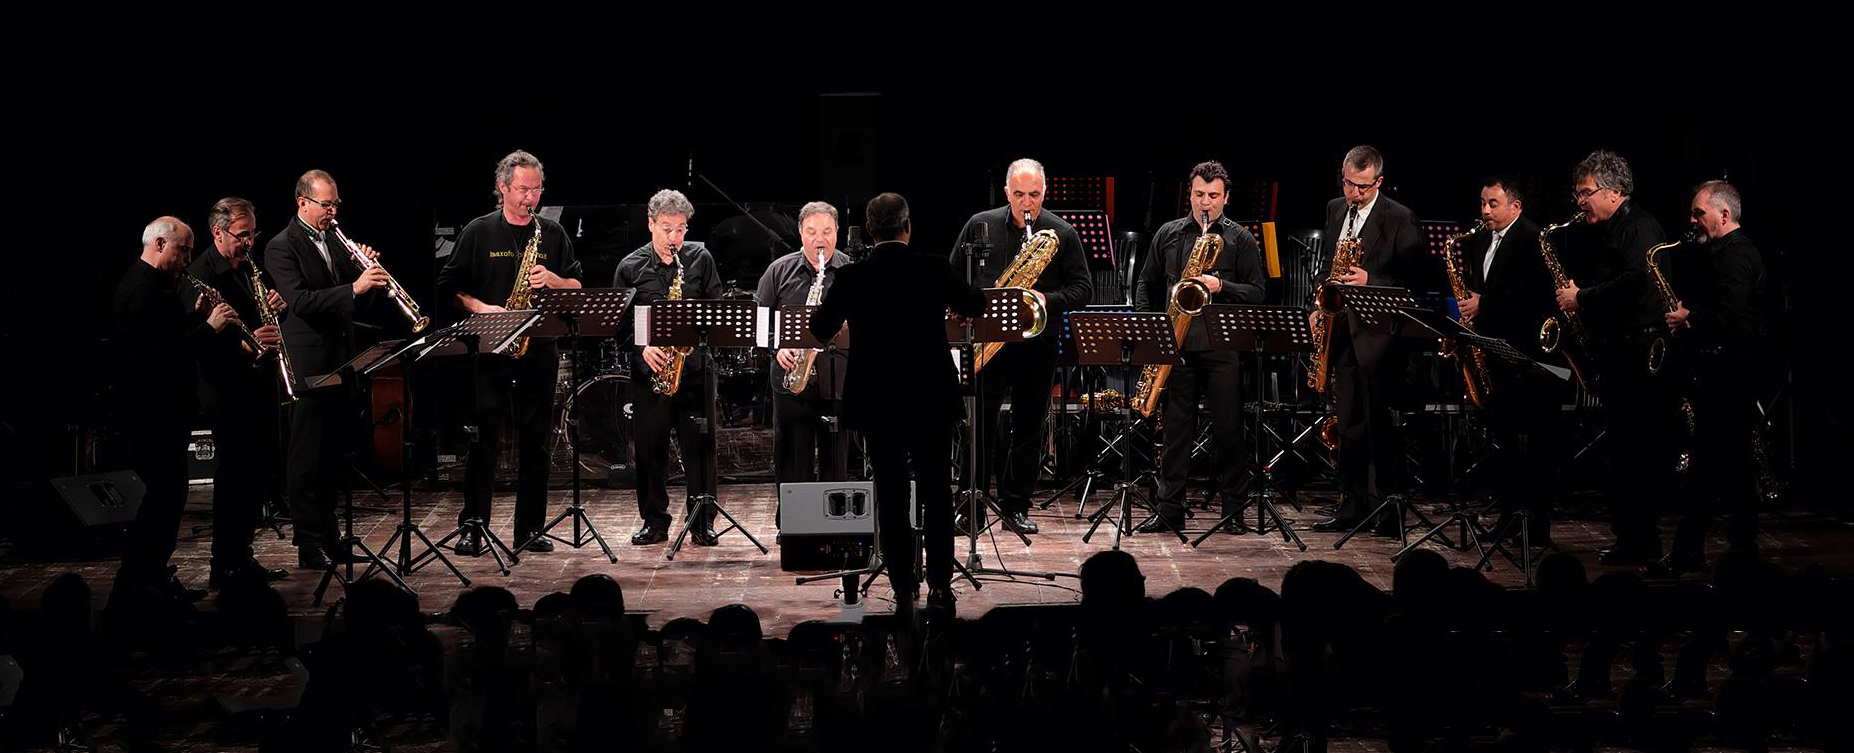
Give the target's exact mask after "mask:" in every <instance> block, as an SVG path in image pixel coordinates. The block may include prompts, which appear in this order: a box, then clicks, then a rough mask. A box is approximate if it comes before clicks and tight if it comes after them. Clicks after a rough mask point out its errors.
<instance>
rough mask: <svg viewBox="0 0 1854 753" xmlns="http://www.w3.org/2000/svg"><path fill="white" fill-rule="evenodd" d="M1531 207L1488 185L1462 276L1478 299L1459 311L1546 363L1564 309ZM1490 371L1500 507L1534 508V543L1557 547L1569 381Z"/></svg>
mask: <svg viewBox="0 0 1854 753" xmlns="http://www.w3.org/2000/svg"><path fill="white" fill-rule="evenodd" d="M1525 203H1526V202H1525V196H1524V195H1523V194H1522V193H1521V192H1520V188H1519V185H1518V184H1517V183H1516V182H1515V181H1514V179H1513V178H1512V177H1511V176H1505V175H1496V176H1493V177H1490V178H1487V179H1486V180H1484V181H1481V221H1482V222H1485V223H1486V224H1487V227H1486V228H1485V229H1483V230H1481V231H1480V232H1478V233H1475V234H1474V235H1473V236H1472V237H1470V238H1468V239H1467V240H1466V241H1463V242H1462V246H1461V258H1462V266H1463V267H1464V269H1462V276H1463V279H1464V280H1466V282H1467V285H1468V289H1469V290H1471V291H1473V294H1472V295H1469V296H1468V297H1466V298H1464V299H1462V300H1461V301H1460V302H1459V305H1460V306H1461V315H1462V317H1463V318H1465V319H1472V320H1473V322H1474V329H1475V331H1476V332H1478V333H1480V334H1482V335H1485V336H1487V337H1493V338H1498V339H1501V340H1505V341H1507V342H1509V343H1511V344H1512V345H1513V347H1515V348H1517V349H1519V352H1520V353H1522V354H1524V355H1526V356H1529V357H1531V358H1534V359H1542V358H1545V357H1546V356H1545V353H1544V351H1542V350H1540V349H1539V325H1540V324H1542V323H1543V322H1544V321H1545V320H1546V319H1547V318H1549V317H1550V316H1551V315H1552V314H1553V313H1555V312H1556V311H1557V309H1558V306H1557V303H1556V301H1555V299H1554V298H1553V294H1552V291H1553V289H1554V287H1555V286H1553V284H1552V278H1551V271H1550V270H1548V269H1546V268H1545V259H1544V257H1542V256H1540V255H1539V225H1538V223H1536V222H1533V221H1532V218H1531V217H1529V216H1527V215H1526V213H1525V208H1526V207H1525ZM1487 371H1488V377H1489V379H1490V380H1491V382H1492V384H1491V387H1492V389H1491V390H1489V392H1488V395H1487V397H1486V400H1487V415H1488V419H1489V422H1490V424H1491V427H1492V429H1493V435H1494V441H1495V443H1496V444H1497V445H1499V448H1500V455H1499V458H1500V462H1499V463H1497V465H1496V467H1497V468H1499V469H1500V470H1499V471H1498V472H1496V473H1495V477H1496V478H1497V479H1499V481H1498V482H1496V483H1497V485H1496V487H1495V489H1494V490H1493V491H1494V495H1495V497H1496V501H1497V502H1498V503H1499V506H1500V508H1501V510H1502V512H1503V513H1506V514H1511V513H1513V512H1514V511H1516V510H1518V509H1520V508H1522V507H1523V508H1524V509H1527V510H1530V511H1531V513H1532V515H1531V526H1532V543H1533V545H1535V546H1537V545H1549V544H1550V543H1551V522H1550V521H1551V503H1552V500H1553V498H1554V497H1555V496H1556V494H1557V489H1558V478H1559V476H1558V474H1559V468H1560V465H1561V458H1560V457H1559V456H1560V455H1561V454H1562V451H1563V445H1562V443H1561V442H1560V441H1559V434H1558V429H1557V427H1558V424H1559V421H1558V413H1559V409H1558V406H1559V405H1561V404H1562V403H1563V402H1564V398H1565V395H1564V394H1563V393H1564V383H1563V382H1561V381H1557V380H1554V379H1553V378H1552V377H1550V376H1547V375H1543V374H1538V373H1535V372H1528V371H1523V370H1521V369H1520V368H1519V367H1517V366H1515V365H1514V364H1512V363H1509V362H1507V361H1505V360H1502V359H1499V358H1494V357H1492V356H1489V357H1488V358H1487Z"/></svg>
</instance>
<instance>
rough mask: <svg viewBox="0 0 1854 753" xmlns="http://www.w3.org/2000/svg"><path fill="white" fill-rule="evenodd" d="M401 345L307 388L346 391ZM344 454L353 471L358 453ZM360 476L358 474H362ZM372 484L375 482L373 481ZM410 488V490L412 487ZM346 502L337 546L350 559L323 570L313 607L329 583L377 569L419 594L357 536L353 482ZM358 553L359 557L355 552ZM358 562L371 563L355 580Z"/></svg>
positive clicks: (366, 354)
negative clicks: (356, 561) (356, 563)
mask: <svg viewBox="0 0 1854 753" xmlns="http://www.w3.org/2000/svg"><path fill="white" fill-rule="evenodd" d="M400 343H401V341H399V340H394V341H391V342H383V343H377V344H375V345H373V346H372V347H370V348H368V349H366V350H364V351H361V353H360V354H359V355H356V356H355V357H353V358H351V359H348V362H347V363H344V364H342V365H341V366H340V367H338V368H336V369H335V370H334V371H332V372H329V373H327V374H322V375H319V376H314V377H311V378H309V379H308V380H307V382H308V385H307V389H311V390H316V389H346V387H345V385H346V384H347V383H348V382H350V381H358V379H357V377H358V375H361V374H366V373H370V372H371V369H369V367H370V366H375V365H377V364H379V363H381V362H384V361H386V360H390V359H391V358H392V356H393V354H394V353H395V352H396V351H397V349H398V346H399V345H400ZM344 454H345V455H346V460H347V463H348V466H349V468H350V469H352V468H353V465H354V451H353V450H352V449H350V450H348V451H347V452H346V453H344ZM356 473H357V475H358V471H357V472H356ZM368 483H372V482H371V481H369V482H368ZM375 488H376V489H378V487H375ZM408 488H410V485H409V484H408ZM381 494H385V492H384V491H382V492H381ZM342 500H343V505H342V507H343V510H342V518H343V523H344V525H345V527H346V531H345V532H344V533H343V535H342V537H341V539H340V540H339V541H338V542H337V546H340V547H341V550H340V551H342V552H343V553H345V554H346V555H347V556H346V557H344V558H342V559H344V560H345V562H343V563H340V564H339V565H338V564H337V563H335V562H332V561H331V562H329V563H328V567H326V568H324V569H323V570H322V580H321V582H320V583H317V584H316V587H315V599H314V601H313V604H314V605H315V606H318V607H319V606H321V605H322V596H323V595H324V594H326V593H328V584H329V582H330V581H337V580H338V581H340V582H341V587H342V589H344V590H345V589H346V588H347V587H348V585H349V584H351V583H353V582H354V581H356V580H360V579H364V578H367V577H368V576H371V575H372V574H373V571H374V569H375V568H379V569H380V571H381V572H384V573H386V577H387V579H388V580H391V581H392V582H393V585H395V586H398V587H399V589H400V590H402V591H405V592H406V593H415V592H414V591H413V590H412V587H411V586H408V585H406V582H405V579H403V578H401V577H400V576H399V575H397V574H394V573H393V572H392V571H390V570H388V569H387V568H386V560H385V559H384V558H382V557H381V556H380V553H379V552H376V551H374V550H373V549H370V548H368V546H367V542H365V541H362V540H361V538H360V537H359V536H356V535H354V484H353V482H352V481H350V482H349V483H348V484H347V485H345V486H344V487H342ZM357 551H358V552H359V554H356V553H355V552H357ZM355 560H361V561H364V562H367V563H368V566H367V569H366V570H363V571H361V575H360V578H356V577H354V562H355ZM343 566H345V568H346V572H345V573H338V572H337V568H339V567H343Z"/></svg>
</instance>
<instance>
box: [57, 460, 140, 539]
mask: <svg viewBox="0 0 1854 753" xmlns="http://www.w3.org/2000/svg"><path fill="white" fill-rule="evenodd" d="M51 484H52V488H53V489H54V490H56V491H57V492H58V496H59V497H60V498H62V499H63V500H64V504H65V506H66V507H69V508H70V509H71V513H72V514H73V515H76V516H77V522H79V523H81V524H83V526H84V527H85V528H95V527H98V526H111V525H122V524H126V523H128V522H129V521H132V520H134V519H135V512H136V511H137V510H139V509H141V506H142V495H143V494H145V493H146V492H147V487H146V486H145V485H143V484H142V479H141V477H140V476H137V475H135V472H134V471H112V472H109V473H96V474H91V475H88V476H65V477H62V478H54V479H52V481H51Z"/></svg>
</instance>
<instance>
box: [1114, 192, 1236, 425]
mask: <svg viewBox="0 0 1854 753" xmlns="http://www.w3.org/2000/svg"><path fill="white" fill-rule="evenodd" d="M1204 215H1205V216H1204V224H1205V225H1209V224H1210V216H1209V215H1210V213H1209V212H1205V213H1204ZM1222 251H1223V235H1222V234H1220V233H1214V232H1211V231H1210V229H1209V228H1206V229H1205V230H1204V233H1203V234H1202V235H1199V236H1198V237H1197V242H1196V243H1194V244H1192V245H1191V254H1190V256H1187V257H1185V266H1184V271H1183V272H1181V273H1180V274H1179V275H1178V282H1177V283H1176V284H1174V285H1172V290H1171V295H1170V296H1168V298H1169V302H1168V303H1167V304H1166V306H1165V313H1166V314H1168V315H1170V316H1171V319H1172V336H1173V338H1174V339H1176V340H1177V344H1178V345H1180V346H1183V345H1184V341H1185V333H1187V332H1189V331H1191V320H1192V319H1193V318H1195V317H1196V316H1197V315H1198V314H1200V313H1202V312H1203V310H1204V306H1205V305H1206V304H1209V303H1210V288H1208V287H1205V286H1204V283H1201V282H1198V281H1197V279H1196V278H1197V277H1198V276H1199V275H1202V274H1204V270H1206V269H1209V268H1210V267H1212V266H1214V265H1215V264H1216V263H1217V255H1218V254H1220V253H1222ZM1171 375H1172V365H1171V364H1169V363H1167V364H1158V363H1154V364H1147V365H1146V368H1144V369H1142V370H1140V375H1139V388H1138V389H1137V390H1135V391H1134V394H1133V410H1136V411H1139V414H1140V415H1142V416H1150V415H1152V413H1153V411H1156V410H1158V409H1159V395H1160V393H1163V392H1164V391H1165V382H1166V380H1167V379H1168V378H1170V377H1171Z"/></svg>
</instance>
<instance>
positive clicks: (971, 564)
mask: <svg viewBox="0 0 1854 753" xmlns="http://www.w3.org/2000/svg"><path fill="white" fill-rule="evenodd" d="M982 292H983V293H984V294H985V308H984V310H982V311H980V312H979V315H978V316H977V317H975V318H973V319H971V320H969V321H967V322H966V323H965V324H964V325H961V324H960V323H959V322H958V320H956V319H954V318H953V317H952V316H948V317H947V319H946V338H947V342H948V343H949V344H953V345H958V346H959V352H960V358H959V372H960V377H961V381H963V382H964V383H966V385H967V386H968V392H967V394H966V396H965V404H966V431H967V436H966V458H965V461H966V462H965V468H964V475H965V479H966V488H965V489H963V490H961V491H960V493H959V496H958V498H957V500H956V501H955V502H954V503H953V508H954V509H955V510H957V509H958V508H960V507H962V506H963V507H965V508H966V564H965V565H960V564H959V563H958V562H957V561H955V562H954V563H953V566H954V567H955V568H958V569H959V572H960V574H961V575H963V576H965V578H966V580H968V581H970V582H971V583H972V587H973V590H977V589H978V588H979V584H978V578H977V577H976V576H975V575H974V573H984V574H988V575H1003V576H1005V577H1013V578H1014V577H1018V576H1023V577H1028V578H1042V579H1044V580H1055V579H1056V574H1055V573H1046V572H1032V571H1027V570H1010V569H1006V568H1003V567H985V566H983V565H982V564H980V562H981V561H980V559H979V553H978V537H979V534H980V533H984V532H985V531H989V530H990V529H991V526H992V525H993V524H994V523H996V522H997V521H1000V520H1003V519H1004V508H1002V507H1000V506H998V501H997V500H996V499H993V498H992V496H991V492H990V491H989V490H988V489H987V487H989V486H990V478H989V474H984V475H985V476H986V477H985V478H981V477H980V476H981V474H980V471H979V469H980V468H981V466H980V465H979V462H980V458H982V457H983V455H982V454H981V453H982V452H983V448H984V446H985V434H986V429H987V428H988V427H989V425H990V422H988V421H982V420H981V419H980V416H979V398H980V396H982V395H984V394H985V392H984V377H983V376H982V375H981V374H980V372H981V371H983V369H977V370H975V369H973V368H972V367H973V365H974V363H975V358H976V356H975V354H976V353H977V352H978V350H979V344H980V343H993V342H1002V343H1012V342H1023V341H1024V339H1025V338H1024V336H1023V333H1024V329H1025V328H1026V327H1028V326H1029V317H1030V310H1029V307H1027V306H1025V305H1024V302H1023V300H1024V289H1023V288H985V289H984V290H983V291H982ZM1012 409H1013V410H1015V409H1016V407H1015V406H1013V408H1012ZM986 510H989V511H991V521H990V522H988V523H986V524H985V525H984V526H982V527H981V526H980V525H979V521H980V520H982V519H984V517H985V516H984V515H983V513H984V512H985V511H986ZM1005 530H1007V531H1010V532H1011V533H1012V534H1015V535H1016V536H1017V540H1018V541H1021V542H1023V545H1024V546H1029V545H1030V537H1029V536H1027V535H1025V534H1024V532H1023V531H1019V530H1017V529H1016V528H1012V527H1011V526H1008V525H1007V526H1005ZM994 535H995V534H994ZM999 564H1003V563H1002V562H1000V563H999Z"/></svg>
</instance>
